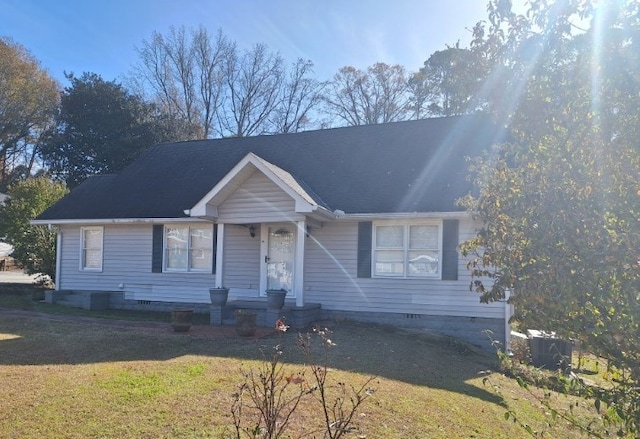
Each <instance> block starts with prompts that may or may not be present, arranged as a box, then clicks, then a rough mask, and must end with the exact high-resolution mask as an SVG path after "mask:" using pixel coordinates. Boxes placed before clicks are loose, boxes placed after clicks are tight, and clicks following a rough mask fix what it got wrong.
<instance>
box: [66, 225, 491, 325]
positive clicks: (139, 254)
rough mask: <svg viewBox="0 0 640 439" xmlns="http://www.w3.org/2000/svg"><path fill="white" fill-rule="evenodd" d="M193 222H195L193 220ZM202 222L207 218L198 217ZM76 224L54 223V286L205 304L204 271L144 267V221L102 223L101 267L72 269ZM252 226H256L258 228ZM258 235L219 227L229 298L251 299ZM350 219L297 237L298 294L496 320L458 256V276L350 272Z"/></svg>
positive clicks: (361, 306)
mask: <svg viewBox="0 0 640 439" xmlns="http://www.w3.org/2000/svg"><path fill="white" fill-rule="evenodd" d="M194 225H195V224H194ZM197 225H198V226H202V227H207V226H210V225H211V224H210V223H198V224H197ZM475 227H476V225H475V224H474V223H473V222H472V221H471V220H461V221H460V223H459V242H463V241H464V240H466V239H469V238H471V237H472V236H474V230H475ZM80 229H81V228H80V226H71V225H66V226H61V229H60V232H61V234H62V246H61V249H60V251H61V255H60V258H61V259H60V279H59V282H58V283H59V288H60V289H63V290H91V291H124V292H125V296H126V297H127V298H128V299H133V300H154V301H155V300H157V301H175V302H179V301H183V302H191V303H209V294H208V289H209V288H210V287H211V286H213V285H215V280H216V276H215V275H214V274H212V273H211V271H208V272H192V273H187V272H171V273H152V272H151V265H152V264H151V259H152V225H151V224H112V225H105V226H104V249H103V271H102V272H96V271H79V270H78V266H79V264H80V250H79V249H80V245H81V233H80ZM258 230H260V228H258ZM260 238H261V237H260V236H256V237H255V238H252V237H251V236H250V235H249V232H248V230H247V228H245V227H241V226H237V225H229V224H227V225H226V226H225V237H224V239H225V245H224V248H225V258H224V270H223V273H224V279H223V280H222V283H223V284H224V285H225V286H227V287H229V288H230V289H231V291H230V300H233V299H234V298H237V297H258V290H259V288H258V283H259V281H260V278H259V273H260V266H261V264H262V263H263V261H260V256H259V254H260V241H261V239H260ZM357 249H358V223H357V222H356V221H340V220H338V221H329V222H326V223H324V224H323V225H322V227H312V228H311V229H310V235H309V237H308V238H307V239H306V240H305V267H304V298H305V301H306V302H308V303H320V304H322V308H323V309H327V310H337V311H340V310H344V311H367V312H381V313H385V312H391V313H406V314H422V315H424V316H426V317H425V318H428V316H429V315H438V316H462V317H487V318H499V319H502V318H504V304H503V303H499V302H496V303H492V304H482V303H480V301H479V299H478V295H477V294H476V293H474V292H471V291H469V284H470V281H471V279H470V276H469V273H468V270H467V268H466V262H467V261H466V260H465V259H464V258H460V259H459V261H458V280H440V279H435V278H425V277H408V278H394V277H375V278H367V279H364V278H358V277H357V261H358V252H357Z"/></svg>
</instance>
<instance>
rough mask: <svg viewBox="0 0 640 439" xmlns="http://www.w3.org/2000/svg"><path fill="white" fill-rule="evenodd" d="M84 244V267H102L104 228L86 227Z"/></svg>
mask: <svg viewBox="0 0 640 439" xmlns="http://www.w3.org/2000/svg"><path fill="white" fill-rule="evenodd" d="M82 245H83V248H82V267H83V268H94V269H100V268H102V229H84V230H83V231H82Z"/></svg>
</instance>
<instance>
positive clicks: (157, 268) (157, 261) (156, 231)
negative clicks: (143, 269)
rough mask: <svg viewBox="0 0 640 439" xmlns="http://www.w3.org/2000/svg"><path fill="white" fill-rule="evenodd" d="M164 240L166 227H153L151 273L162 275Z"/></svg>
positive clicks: (155, 225) (160, 225)
mask: <svg viewBox="0 0 640 439" xmlns="http://www.w3.org/2000/svg"><path fill="white" fill-rule="evenodd" d="M163 238H164V226H163V225H162V224H154V225H153V242H152V244H151V272H152V273H162V241H163Z"/></svg>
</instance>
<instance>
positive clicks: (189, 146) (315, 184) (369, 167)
mask: <svg viewBox="0 0 640 439" xmlns="http://www.w3.org/2000/svg"><path fill="white" fill-rule="evenodd" d="M499 135H500V132H499V130H497V129H496V128H495V126H493V125H492V124H490V123H489V122H488V120H487V119H486V118H483V117H480V116H461V117H448V118H433V119H425V120H419V121H407V122H396V123H390V124H380V125H368V126H359V127H346V128H335V129H328V130H319V131H307V132H303V133H297V134H282V135H273V136H257V137H245V138H229V139H214V140H199V141H190V142H179V143H171V144H162V145H157V146H154V147H152V148H150V149H149V150H147V151H146V152H145V153H144V154H143V155H142V156H141V157H140V158H138V159H137V160H136V161H135V162H133V163H132V164H131V165H129V166H128V167H127V168H125V169H124V170H123V171H122V172H121V173H120V174H118V175H104V176H96V177H91V178H88V179H87V180H86V181H85V182H84V183H82V184H81V185H80V186H79V187H77V188H76V189H75V190H73V191H72V192H71V193H70V194H68V195H67V196H66V197H65V198H63V199H62V200H61V201H59V202H58V203H57V204H55V205H54V206H52V207H51V208H49V209H48V210H46V211H45V212H44V213H42V215H40V217H39V218H38V219H40V220H60V219H115V218H181V217H184V216H185V214H184V210H185V209H190V208H191V207H193V206H194V205H195V204H196V203H197V202H198V201H199V200H200V199H201V198H202V197H203V196H204V195H205V194H206V193H207V192H208V191H209V190H211V188H213V186H214V185H215V184H216V183H217V182H218V181H219V180H220V179H222V178H223V177H224V176H225V174H227V172H229V170H231V168H233V167H234V166H235V165H236V164H237V163H238V162H239V161H240V160H242V158H243V157H244V156H246V155H247V154H248V153H250V152H252V153H254V154H255V155H257V156H258V157H260V158H262V159H264V160H266V161H267V162H269V163H271V164H273V165H275V166H277V167H278V168H280V169H282V170H283V171H286V172H287V173H289V174H290V175H291V176H292V177H293V178H295V180H296V181H297V183H298V184H299V185H300V187H302V188H304V189H305V190H307V192H308V193H311V194H313V196H314V198H316V200H318V202H319V203H321V204H322V205H323V206H326V207H327V208H329V209H331V210H335V209H339V210H342V211H344V212H346V213H391V212H450V211H455V210H459V209H458V208H457V207H456V206H455V204H454V203H455V200H456V199H457V198H459V197H460V196H462V195H464V194H466V193H468V192H469V190H470V188H471V183H470V182H468V181H467V178H466V176H467V174H468V172H467V168H468V164H467V163H466V162H465V160H464V157H465V156H471V157H473V156H478V155H479V154H480V153H481V151H483V150H485V149H487V148H488V147H489V146H491V145H492V144H494V143H496V142H497V141H498V139H499Z"/></svg>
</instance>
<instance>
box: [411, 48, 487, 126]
mask: <svg viewBox="0 0 640 439" xmlns="http://www.w3.org/2000/svg"><path fill="white" fill-rule="evenodd" d="M485 76H486V73H485V67H484V65H483V63H482V57H480V56H478V52H475V51H472V50H470V49H461V48H460V47H459V45H457V44H456V46H454V47H447V48H446V49H445V50H440V51H437V52H435V53H433V54H432V55H431V56H430V57H429V59H427V60H426V61H425V62H424V66H423V67H422V68H421V69H420V70H419V71H418V72H417V73H416V74H415V75H414V76H413V77H412V78H411V80H410V86H411V88H412V91H413V93H412V95H413V100H414V103H413V112H414V117H415V118H416V119H419V118H420V117H422V116H423V115H425V114H430V115H436V116H455V115H460V114H467V113H472V112H474V111H476V110H477V109H478V108H479V107H480V106H481V105H480V102H479V101H478V96H479V92H480V88H481V84H482V81H483V80H484V78H485Z"/></svg>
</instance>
